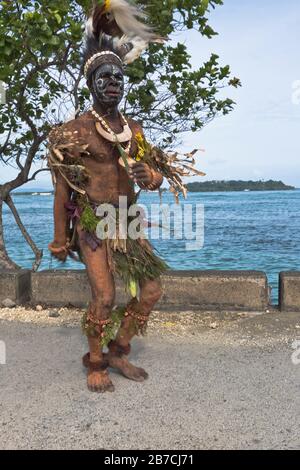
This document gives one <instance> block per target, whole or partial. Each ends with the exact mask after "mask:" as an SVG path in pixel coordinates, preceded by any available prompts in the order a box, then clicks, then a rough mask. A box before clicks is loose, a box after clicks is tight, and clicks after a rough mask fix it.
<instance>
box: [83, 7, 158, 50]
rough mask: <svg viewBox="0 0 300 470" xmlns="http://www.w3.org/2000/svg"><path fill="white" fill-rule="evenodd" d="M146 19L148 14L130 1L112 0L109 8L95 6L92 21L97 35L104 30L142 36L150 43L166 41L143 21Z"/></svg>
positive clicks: (105, 31)
mask: <svg viewBox="0 0 300 470" xmlns="http://www.w3.org/2000/svg"><path fill="white" fill-rule="evenodd" d="M146 19H147V15H146V14H145V13H144V12H143V11H142V10H140V9H139V8H137V7H136V6H134V5H132V4H130V3H128V1H126V0H110V2H109V6H108V8H107V9H106V8H105V6H99V5H95V6H94V8H93V11H92V19H91V23H92V25H93V32H94V34H95V35H96V36H97V37H99V35H100V34H101V32H104V33H106V34H109V35H111V36H119V37H121V36H122V35H123V34H125V35H126V36H128V37H129V38H133V37H140V38H141V39H143V40H144V41H147V42H148V43H149V42H162V41H164V38H162V37H160V36H159V35H157V34H156V33H154V32H153V30H152V28H151V27H150V26H148V25H146V24H145V23H144V22H143V20H146Z"/></svg>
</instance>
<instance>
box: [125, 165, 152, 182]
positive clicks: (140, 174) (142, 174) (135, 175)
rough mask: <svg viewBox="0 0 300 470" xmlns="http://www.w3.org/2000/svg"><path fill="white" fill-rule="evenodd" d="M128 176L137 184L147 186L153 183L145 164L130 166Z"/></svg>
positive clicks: (148, 168)
mask: <svg viewBox="0 0 300 470" xmlns="http://www.w3.org/2000/svg"><path fill="white" fill-rule="evenodd" d="M129 176H130V178H131V179H133V181H134V182H135V183H137V184H143V185H146V186H148V185H149V184H151V183H152V181H153V174H152V171H151V169H150V167H149V166H148V165H147V164H146V163H134V164H133V165H131V166H130V169H129Z"/></svg>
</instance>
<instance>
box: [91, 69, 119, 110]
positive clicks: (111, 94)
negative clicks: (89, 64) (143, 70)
mask: <svg viewBox="0 0 300 470" xmlns="http://www.w3.org/2000/svg"><path fill="white" fill-rule="evenodd" d="M93 91H94V94H95V95H96V97H97V99H98V101H99V103H101V104H105V105H106V106H107V105H118V104H119V103H120V101H121V100H122V98H123V94H124V74H123V71H122V69H121V67H118V65H115V64H103V65H100V66H99V67H98V68H97V70H96V71H95V73H94V75H93Z"/></svg>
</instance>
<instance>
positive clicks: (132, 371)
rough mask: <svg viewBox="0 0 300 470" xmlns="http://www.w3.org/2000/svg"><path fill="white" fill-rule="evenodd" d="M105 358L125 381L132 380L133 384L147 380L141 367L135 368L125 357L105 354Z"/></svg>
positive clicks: (145, 373) (146, 375)
mask: <svg viewBox="0 0 300 470" xmlns="http://www.w3.org/2000/svg"><path fill="white" fill-rule="evenodd" d="M105 358H106V359H107V360H108V364H109V366H110V367H112V368H113V369H117V370H118V371H119V372H121V374H123V375H124V377H126V378H127V379H130V380H134V381H135V382H144V380H146V379H148V377H149V375H148V374H147V372H146V371H145V370H144V369H142V368H141V367H136V366H134V365H133V364H131V363H130V362H129V361H128V359H127V356H124V355H123V356H121V357H120V356H116V355H113V354H111V353H108V354H105Z"/></svg>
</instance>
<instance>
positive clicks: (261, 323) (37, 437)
mask: <svg viewBox="0 0 300 470" xmlns="http://www.w3.org/2000/svg"><path fill="white" fill-rule="evenodd" d="M52 312H53V310H52ZM56 312H58V313H59V315H60V316H59V317H57V318H49V313H51V312H49V311H48V310H42V311H40V312H37V311H33V310H25V309H14V310H6V309H2V310H0V341H2V342H5V345H6V356H7V357H6V365H0V430H1V431H2V432H1V435H0V449H101V448H105V449H168V448H169V449H172V450H180V449H182V450H183V449H282V448H283V449H300V437H299V436H300V423H299V421H300V418H299V416H300V364H299V365H294V364H293V363H292V360H291V355H292V354H293V352H294V350H293V347H292V344H293V343H294V341H295V340H297V338H298V339H300V315H299V314H297V315H296V314H292V313H291V314H279V313H277V312H272V313H270V314H264V315H254V314H246V313H235V314H230V313H226V312H225V313H213V312H201V313H200V312H173V313H168V312H162V313H158V312H156V313H155V314H154V316H153V319H152V322H151V325H150V328H149V335H148V337H147V338H145V339H140V338H138V339H136V340H135V341H134V345H133V354H132V359H133V362H135V363H137V364H140V365H142V366H143V367H145V368H146V370H147V371H148V372H149V373H150V378H149V380H148V381H147V382H145V383H144V384H137V383H133V382H130V381H128V380H126V379H125V378H123V377H121V376H119V375H118V374H116V373H114V372H112V374H111V375H112V379H113V382H114V384H115V387H116V391H115V392H114V393H113V394H105V395H97V394H92V393H89V392H88V391H87V389H86V386H85V380H86V379H85V371H84V370H83V368H82V366H81V364H80V356H81V355H82V354H83V353H84V352H85V351H86V343H85V338H84V337H82V335H81V333H80V329H79V328H78V325H79V323H80V317H81V313H82V312H81V311H80V310H65V309H61V310H56ZM179 320H180V321H179ZM2 344H3V343H2ZM297 357H299V358H300V354H299V355H298V356H297Z"/></svg>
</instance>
